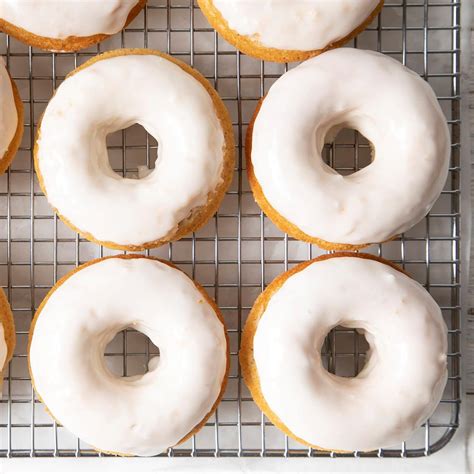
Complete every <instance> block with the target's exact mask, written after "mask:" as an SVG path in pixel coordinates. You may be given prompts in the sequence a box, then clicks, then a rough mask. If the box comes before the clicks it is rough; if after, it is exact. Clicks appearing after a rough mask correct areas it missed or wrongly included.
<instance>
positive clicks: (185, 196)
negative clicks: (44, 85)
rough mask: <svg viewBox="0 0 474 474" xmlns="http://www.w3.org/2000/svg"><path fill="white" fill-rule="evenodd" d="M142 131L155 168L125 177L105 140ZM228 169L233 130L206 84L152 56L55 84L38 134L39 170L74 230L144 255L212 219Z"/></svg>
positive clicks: (113, 59) (99, 60)
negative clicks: (149, 138) (150, 141)
mask: <svg viewBox="0 0 474 474" xmlns="http://www.w3.org/2000/svg"><path fill="white" fill-rule="evenodd" d="M134 123H139V124H141V125H142V126H143V127H144V128H145V129H146V130H147V131H148V132H149V133H150V134H151V135H153V136H154V137H155V138H156V140H157V141H158V144H159V151H158V159H157V162H156V166H155V168H154V169H153V170H152V171H151V172H150V173H149V174H147V175H146V176H145V177H143V178H142V179H130V178H122V177H121V176H119V175H118V174H116V173H115V172H114V171H113V170H112V168H111V166H110V164H109V161H108V154H107V149H106V136H107V135H108V134H109V133H112V132H115V131H117V130H120V129H123V128H126V127H128V126H130V125H132V124H134ZM233 166H234V143H233V131H232V123H231V121H230V118H229V115H228V112H227V109H226V108H225V105H224V104H223V102H222V101H221V99H220V98H219V96H218V95H217V92H216V91H215V90H214V89H213V88H212V87H211V86H210V84H209V83H208V81H207V80H206V79H205V78H204V77H203V76H201V74H199V73H198V72H197V71H195V70H194V69H192V68H191V67H189V66H187V65H186V64H184V63H182V62H181V61H178V60H176V59H173V58H172V57H171V56H167V55H165V54H163V53H160V52H158V51H152V50H148V49H128V50H127V49H121V50H117V51H110V52H107V53H104V54H102V55H100V56H96V57H95V58H93V59H91V60H89V61H88V62H86V63H85V64H83V65H82V66H80V67H79V68H78V69H76V70H74V71H73V72H72V73H71V74H70V75H69V76H68V77H67V79H66V80H65V81H64V82H63V83H62V84H61V85H60V87H59V88H58V90H57V91H56V94H55V95H54V97H53V98H52V99H51V101H50V103H49V104H48V106H47V108H46V111H45V113H44V115H43V118H42V120H41V124H40V125H39V127H38V134H37V140H36V146H35V168H36V172H37V175H38V179H39V182H40V185H41V187H42V189H43V191H44V193H45V194H46V195H47V198H48V200H49V202H50V204H51V205H52V206H53V207H54V208H55V210H56V211H57V212H58V214H59V216H60V217H61V218H62V219H63V220H64V222H66V224H68V225H69V226H70V227H71V228H73V229H74V230H76V231H78V232H79V233H81V234H82V235H83V236H84V237H85V238H87V239H89V240H92V241H94V242H97V243H100V244H102V245H105V246H107V247H111V248H116V249H124V250H142V249H145V248H152V247H157V246H159V245H162V244H163V243H166V242H169V241H171V240H177V239H179V238H181V237H182V236H183V235H185V234H187V233H189V232H192V231H195V230H196V229H198V228H199V227H201V226H202V225H204V224H205V223H206V222H207V220H208V219H209V218H210V217H211V216H212V215H213V214H214V213H215V212H216V210H217V208H218V206H219V204H220V202H221V200H222V198H223V197H224V194H225V191H226V190H227V188H228V186H229V185H230V182H231V179H232V173H233Z"/></svg>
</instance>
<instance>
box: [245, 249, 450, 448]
mask: <svg viewBox="0 0 474 474" xmlns="http://www.w3.org/2000/svg"><path fill="white" fill-rule="evenodd" d="M336 326H344V327H346V328H355V329H360V330H363V331H364V332H365V336H366V339H367V341H368V343H369V345H370V351H369V352H368V354H367V360H366V364H365V366H364V368H363V369H362V371H361V372H360V373H359V374H358V375H357V376H356V377H355V378H346V377H339V376H336V375H333V374H330V373H329V372H327V371H326V369H325V368H324V367H323V364H322V360H321V352H320V351H321V347H322V344H323V341H324V338H325V337H326V335H327V334H328V333H329V331H330V330H331V329H333V328H334V327H336ZM240 361H241V366H242V373H243V376H244V380H245V382H246V384H247V386H248V387H249V389H250V391H251V393H252V396H253V398H254V400H255V402H256V403H257V404H258V406H259V407H260V408H261V410H262V411H263V412H264V413H265V415H266V416H267V417H268V418H269V419H270V420H271V421H272V423H273V424H275V425H276V426H277V427H278V428H280V429H281V430H283V431H284V432H285V433H286V434H287V435H288V436H291V437H292V438H294V439H296V440H297V441H299V442H301V443H303V444H306V445H308V446H312V447H315V448H318V449H324V450H334V451H370V450H373V449H376V448H384V447H391V446H393V445H395V444H397V443H401V442H402V441H404V440H406V439H408V438H409V437H410V436H411V435H412V434H413V432H414V431H415V430H416V429H417V428H419V427H420V426H421V424H422V423H424V422H425V421H426V420H427V419H428V417H429V416H431V414H432V413H433V412H434V410H435V409H436V406H437V405H438V403H439V401H440V400H441V397H442V394H443V390H444V387H445V385H446V380H447V329H446V325H445V323H444V321H443V317H442V315H441V310H440V308H439V307H438V306H437V304H436V303H435V301H434V300H433V298H432V297H431V296H430V294H429V293H428V292H427V291H426V290H425V289H424V288H423V287H422V286H421V285H420V284H419V283H417V282H416V281H414V280H412V279H411V278H410V277H408V276H407V275H406V274H404V273H403V272H402V271H401V270H400V269H398V268H396V267H395V266H394V265H393V264H391V263H389V262H387V261H384V260H382V259H377V258H376V257H373V256H371V255H364V254H355V253H340V254H337V253H336V254H331V255H324V256H322V257H319V258H317V259H315V260H312V261H310V262H305V263H303V264H300V265H297V266H296V267H295V268H293V269H292V270H290V271H288V272H286V273H284V274H283V275H281V276H279V277H277V278H276V279H275V280H274V281H273V282H272V283H271V284H270V285H269V286H268V288H267V289H266V290H265V291H264V292H263V293H262V294H261V295H260V297H259V298H258V299H257V301H256V303H255V305H254V307H253V309H252V311H251V313H250V315H249V317H248V320H247V323H246V325H245V329H244V332H243V336H242V346H241V352H240Z"/></svg>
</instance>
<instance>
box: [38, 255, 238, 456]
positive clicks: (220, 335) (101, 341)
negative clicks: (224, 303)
mask: <svg viewBox="0 0 474 474" xmlns="http://www.w3.org/2000/svg"><path fill="white" fill-rule="evenodd" d="M127 327H132V328H134V329H136V330H138V331H140V332H142V333H143V334H146V335H147V336H148V337H149V338H150V340H151V341H152V342H153V343H154V344H155V345H156V346H157V347H158V348H159V351H160V355H159V357H156V358H153V359H151V360H150V362H149V365H148V368H149V372H148V373H146V374H145V375H143V376H133V377H119V376H117V375H114V374H113V373H112V372H111V371H110V370H109V369H108V368H107V366H106V364H105V360H104V351H105V348H106V346H107V344H108V343H109V342H110V341H111V340H112V339H113V337H114V336H115V335H116V334H117V333H118V332H119V331H121V330H123V329H125V328H127ZM29 365H30V373H31V380H32V383H33V386H34V387H35V390H36V392H37V393H38V396H39V397H40V399H41V400H42V401H43V403H44V404H45V406H46V407H47V409H48V411H49V412H50V413H51V414H52V416H53V417H54V418H55V419H56V420H58V421H59V422H61V423H62V424H63V425H64V426H65V427H66V428H67V429H68V430H70V431H71V432H72V433H74V434H75V435H77V436H78V437H80V438H81V439H82V440H84V441H86V442H87V443H89V444H90V445H92V446H94V447H95V448H96V449H97V450H100V451H103V452H108V453H113V454H120V455H139V456H152V455H155V454H159V453H161V452H163V451H165V450H166V449H167V448H169V447H171V446H174V445H176V444H178V443H180V442H182V441H184V440H185V439H187V438H188V437H190V436H191V435H192V434H194V433H195V432H196V431H198V430H199V429H200V427H201V426H203V424H204V423H205V421H206V420H207V419H208V418H209V416H210V415H211V413H212V412H213V411H214V409H215V407H216V406H217V403H218V400H219V399H220V397H221V396H222V394H223V391H224V388H225V383H226V375H227V371H228V368H229V348H228V341H227V335H226V331H225V326H224V322H223V319H222V316H221V314H220V312H219V309H218V308H217V306H216V304H215V303H214V302H213V301H212V300H211V298H210V297H209V296H208V295H207V293H206V292H205V291H204V290H203V289H202V288H201V287H200V286H199V285H197V284H196V283H194V282H193V281H192V280H191V279H190V278H189V277H187V276H186V275H185V274H184V273H183V272H181V271H180V270H178V269H177V268H175V267H173V266H172V265H171V264H170V263H167V262H162V261H159V260H157V259H153V258H149V257H144V256H141V255H127V256H124V255H121V256H116V257H109V258H104V259H99V260H94V261H91V262H88V263H86V264H85V265H82V266H81V267H79V268H78V269H76V270H74V271H73V272H71V273H69V274H68V275H66V276H65V277H64V278H63V279H62V280H60V281H59V282H58V283H57V284H56V285H55V286H54V287H53V289H52V290H51V291H50V292H49V294H48V295H47V296H46V298H45V300H44V301H43V302H42V303H41V306H40V307H39V308H38V311H37V312H36V315H35V318H34V320H33V323H32V327H31V331H30V344H29Z"/></svg>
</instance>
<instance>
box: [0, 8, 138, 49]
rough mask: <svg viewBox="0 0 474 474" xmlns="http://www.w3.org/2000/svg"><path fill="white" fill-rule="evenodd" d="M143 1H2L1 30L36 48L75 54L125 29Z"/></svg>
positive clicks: (0, 11) (0, 10) (0, 12)
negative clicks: (74, 52) (73, 52)
mask: <svg viewBox="0 0 474 474" xmlns="http://www.w3.org/2000/svg"><path fill="white" fill-rule="evenodd" d="M145 3H146V0H89V1H87V2H85V1H84V0H67V1H66V0H60V1H55V0H21V1H18V0H2V1H1V2H0V30H1V31H3V32H5V33H6V34H8V35H10V36H13V37H14V38H16V39H18V40H19V41H22V42H23V43H26V44H28V45H30V46H34V47H36V48H41V49H46V50H49V51H78V50H80V49H84V48H87V47H88V46H91V45H93V44H96V43H99V42H101V41H103V40H105V39H107V38H108V37H109V36H110V35H113V34H115V33H118V32H119V31H121V30H122V29H123V28H125V27H126V26H127V25H128V24H129V23H130V22H131V21H132V20H133V19H134V18H135V17H136V16H137V15H138V13H139V12H140V10H141V9H142V8H143V7H144V6H145Z"/></svg>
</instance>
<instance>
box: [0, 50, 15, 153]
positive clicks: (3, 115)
mask: <svg viewBox="0 0 474 474" xmlns="http://www.w3.org/2000/svg"><path fill="white" fill-rule="evenodd" d="M17 125H18V112H17V110H16V105H15V97H14V95H13V89H12V83H11V79H10V76H9V75H8V72H7V70H6V68H5V63H4V61H3V58H2V59H1V60H0V159H1V158H2V157H3V155H4V154H5V152H6V151H7V150H8V147H9V146H10V143H11V141H12V140H13V137H14V136H15V132H16V128H17Z"/></svg>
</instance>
